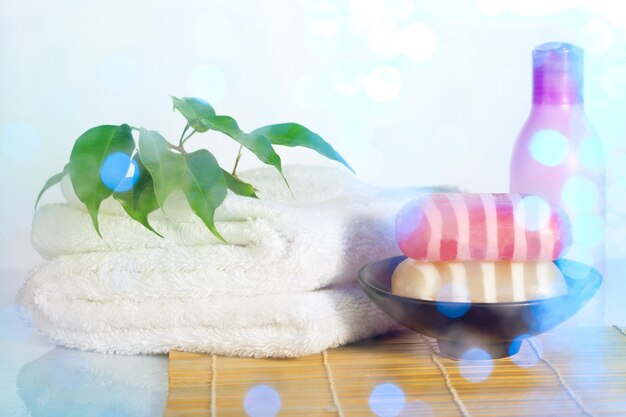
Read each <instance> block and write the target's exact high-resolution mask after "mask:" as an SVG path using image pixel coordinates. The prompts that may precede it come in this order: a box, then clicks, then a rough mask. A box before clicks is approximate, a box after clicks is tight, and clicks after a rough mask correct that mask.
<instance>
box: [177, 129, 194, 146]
mask: <svg viewBox="0 0 626 417" xmlns="http://www.w3.org/2000/svg"><path fill="white" fill-rule="evenodd" d="M194 133H196V131H195V130H194V131H193V132H191V133H190V134H188V135H187V137H186V138H185V139H183V140H181V141H180V147H181V148H182V146H183V145H184V144H185V142H187V139H189V138H190V137H192V136H193V134H194Z"/></svg>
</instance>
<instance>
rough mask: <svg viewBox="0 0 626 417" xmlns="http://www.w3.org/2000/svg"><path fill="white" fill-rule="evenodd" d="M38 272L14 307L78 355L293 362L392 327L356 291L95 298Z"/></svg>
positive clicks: (25, 287) (29, 280) (45, 334)
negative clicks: (204, 355)
mask: <svg viewBox="0 0 626 417" xmlns="http://www.w3.org/2000/svg"><path fill="white" fill-rule="evenodd" d="M43 269H45V266H43V267H40V268H39V269H37V270H35V271H32V272H31V274H30V276H29V278H28V279H27V281H26V283H25V285H24V286H23V287H22V289H21V291H20V294H19V295H18V302H19V303H20V304H21V305H23V306H24V307H26V309H27V311H29V312H30V314H31V316H32V319H33V321H34V322H35V324H36V326H37V328H38V330H39V332H41V333H42V334H43V335H44V336H46V337H48V338H49V339H51V340H52V341H53V342H55V343H57V344H59V345H63V346H67V347H71V348H77V349H81V350H93V351H97V352H105V353H123V354H139V353H165V352H168V351H170V350H174V349H178V350H185V351H192V352H210V353H216V354H221V355H234V356H249V357H296V356H303V355H307V354H313V353H319V352H321V351H323V350H325V349H328V348H332V347H336V346H339V345H342V344H345V343H350V342H352V341H355V340H359V339H362V338H366V337H371V336H374V335H377V334H381V333H385V332H386V331H388V330H389V329H391V328H393V327H394V326H395V325H394V324H393V323H392V322H391V320H390V319H389V318H387V317H386V316H385V314H384V313H382V312H381V311H380V310H379V309H378V308H377V307H376V306H374V304H373V303H371V301H370V300H369V299H368V298H367V296H366V295H365V294H364V293H363V292H362V290H361V289H360V288H357V287H355V286H348V287H335V288H328V289H323V290H317V291H310V292H301V293H292V294H276V295H260V296H249V297H248V296H237V297H235V296H231V297H223V296H202V295H200V296H198V297H195V298H192V297H178V296H175V295H173V296H170V295H167V294H162V296H161V297H153V298H144V299H133V298H127V297H122V296H120V297H117V298H115V299H109V300H94V299H92V297H91V292H90V291H89V290H88V288H86V286H82V285H77V286H74V287H72V286H67V285H63V286H58V287H57V286H56V285H55V283H56V282H58V281H60V280H62V279H63V278H62V277H57V278H56V279H54V278H51V277H50V276H48V275H46V274H45V273H44V272H42V270H43ZM65 279H67V277H65Z"/></svg>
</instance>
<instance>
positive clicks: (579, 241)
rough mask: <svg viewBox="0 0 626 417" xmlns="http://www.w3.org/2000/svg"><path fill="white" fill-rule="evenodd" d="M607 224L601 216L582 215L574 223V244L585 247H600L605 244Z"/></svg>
mask: <svg viewBox="0 0 626 417" xmlns="http://www.w3.org/2000/svg"><path fill="white" fill-rule="evenodd" d="M604 227H605V223H604V219H603V218H602V216H600V215H599V214H594V213H590V214H582V215H580V216H576V218H575V219H574V221H573V222H572V239H573V242H574V244H576V245H580V246H583V247H587V248H589V247H598V246H600V245H602V244H603V243H604V235H605V231H604Z"/></svg>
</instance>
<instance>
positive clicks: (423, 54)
mask: <svg viewBox="0 0 626 417" xmlns="http://www.w3.org/2000/svg"><path fill="white" fill-rule="evenodd" d="M437 46H438V41H437V35H436V34H435V31H434V30H433V29H432V28H431V27H430V26H427V25H425V24H423V23H414V24H412V25H411V26H409V27H407V28H406V29H405V30H404V34H403V35H402V52H403V53H404V55H406V56H407V58H409V59H412V60H413V61H417V62H420V61H426V60H427V59H430V58H431V57H432V56H433V55H434V54H435V51H436V50H437Z"/></svg>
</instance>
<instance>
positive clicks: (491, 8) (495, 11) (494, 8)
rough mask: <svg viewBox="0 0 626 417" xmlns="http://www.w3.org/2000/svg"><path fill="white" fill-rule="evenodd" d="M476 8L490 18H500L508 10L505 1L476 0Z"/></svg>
mask: <svg viewBox="0 0 626 417" xmlns="http://www.w3.org/2000/svg"><path fill="white" fill-rule="evenodd" d="M476 8H477V9H478V10H480V11H481V12H482V13H483V14H484V15H486V16H489V17H494V16H499V15H501V14H502V13H504V12H505V10H506V9H507V2H506V1H503V0H476Z"/></svg>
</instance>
